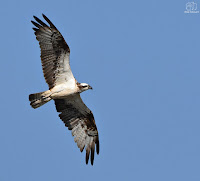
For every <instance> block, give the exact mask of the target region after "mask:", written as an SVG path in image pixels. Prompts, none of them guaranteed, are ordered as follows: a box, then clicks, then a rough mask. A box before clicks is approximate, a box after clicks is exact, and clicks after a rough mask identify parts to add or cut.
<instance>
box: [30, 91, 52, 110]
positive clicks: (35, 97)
mask: <svg viewBox="0 0 200 181" xmlns="http://www.w3.org/2000/svg"><path fill="white" fill-rule="evenodd" d="M50 93H51V91H50V90H47V91H44V92H39V93H35V94H30V95H29V101H30V102H31V103H30V105H31V107H32V108H34V109H36V108H38V107H40V106H42V105H44V104H46V103H47V102H49V101H50V100H51V97H50V95H51V94H50Z"/></svg>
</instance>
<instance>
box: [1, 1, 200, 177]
mask: <svg viewBox="0 0 200 181" xmlns="http://www.w3.org/2000/svg"><path fill="white" fill-rule="evenodd" d="M187 2H188V1H185V0H182V1H180V0H178V1H172V0H169V1H158V0H151V1H148V0H143V1H131V0H130V1H128V0H124V1H117V0H110V1H105V0H101V1H92V0H85V1H81V0H74V1H72V0H71V1H69V0H65V1H64V0H62V1H61V0H57V1H52V0H48V1H47V0H45V1H40V0H34V1H25V0H18V1H14V0H11V1H9V0H8V1H2V2H1V6H0V22H1V25H0V27H1V28H0V32H1V43H0V49H1V60H0V61H1V71H0V77H1V82H0V83H1V89H0V91H1V92H0V93H1V104H0V108H1V109H0V110H1V121H0V181H16V180H20V181H35V180H37V181H40V180H41V181H44V180H48V181H55V180H59V181H66V180H72V179H73V180H95V181H99V180H101V181H102V180H111V179H112V180H122V179H123V180H136V181H147V180H148V181H149V180H152V181H161V180H162V181H169V180H170V181H177V180H181V181H188V180H191V181H199V180H200V131H199V129H200V111H199V110H200V54H199V52H200V51H199V50H200V44H199V42H200V36H199V34H200V14H198V13H197V14H185V13H184V11H185V10H186V9H185V5H186V3H187ZM196 3H197V6H198V10H200V8H199V7H200V2H199V1H197V2H196ZM42 13H44V14H45V15H46V16H47V17H49V19H50V20H51V21H52V22H53V23H54V24H55V25H56V27H57V28H58V29H59V30H60V32H61V33H62V34H63V36H64V37H65V40H66V41H67V42H68V44H69V46H70V48H71V67H72V71H73V73H74V75H75V77H76V79H77V80H78V81H79V82H86V83H89V84H90V85H91V86H92V87H93V89H94V90H93V91H87V92H84V93H83V94H82V98H83V100H84V102H85V103H86V104H87V106H88V107H89V108H90V109H91V110H92V111H93V113H94V116H95V119H96V124H97V126H98V130H99V134H100V154H99V155H98V156H97V155H95V162H94V166H91V165H85V152H84V153H80V151H79V149H78V148H77V146H76V144H75V143H74V140H73V137H72V136H71V132H70V131H68V130H67V128H65V127H64V124H63V123H62V121H61V120H60V119H59V117H58V113H57V112H56V109H55V106H54V103H53V101H52V102H50V103H48V104H47V105H45V106H43V107H41V108H39V109H36V110H34V109H32V108H31V107H30V105H29V101H28V95H29V94H30V93H36V92H40V91H44V90H47V89H48V87H47V84H46V83H45V80H44V78H43V74H42V68H41V62H40V49H39V45H38V42H37V41H36V39H35V35H34V33H33V30H32V27H33V25H32V24H31V22H30V21H31V20H33V18H32V16H33V15H35V16H38V17H39V18H42V16H41V14H42Z"/></svg>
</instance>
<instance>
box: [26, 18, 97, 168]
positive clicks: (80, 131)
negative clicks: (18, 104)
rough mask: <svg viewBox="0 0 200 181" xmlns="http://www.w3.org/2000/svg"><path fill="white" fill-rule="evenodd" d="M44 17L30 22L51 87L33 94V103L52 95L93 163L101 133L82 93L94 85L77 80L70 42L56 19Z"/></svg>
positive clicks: (62, 118)
mask: <svg viewBox="0 0 200 181" xmlns="http://www.w3.org/2000/svg"><path fill="white" fill-rule="evenodd" d="M43 18H44V19H45V20H46V21H47V23H48V24H49V25H47V24H46V23H44V22H42V21H41V20H40V19H39V18H37V17H35V16H34V19H35V20H36V22H34V21H31V22H32V23H33V24H34V25H35V27H34V28H33V30H34V31H35V35H36V39H37V40H38V41H39V45H40V49H41V61H42V68H43V74H44V77H45V80H46V82H47V84H48V85H49V90H47V91H44V92H40V93H36V94H30V95H29V100H30V102H31V103H30V105H31V106H32V107H33V108H38V107H40V106H42V105H44V104H45V103H47V102H49V101H50V100H52V99H53V100H54V101H55V105H56V110H57V111H58V112H59V113H60V114H59V117H60V119H61V120H62V121H63V122H64V124H65V126H66V127H68V129H69V130H71V131H72V135H73V136H74V137H75V138H74V141H75V142H76V143H77V146H78V147H79V149H80V151H81V152H82V151H83V150H84V148H85V150H86V163H88V160H89V157H90V160H91V164H92V165H93V162H94V152H95V145H96V152H97V154H99V136H98V131H97V127H96V124H95V120H94V116H93V113H92V112H91V110H90V109H89V108H88V107H87V106H86V105H85V104H84V102H83V101H82V99H81V97H80V93H81V92H83V91H85V90H88V89H92V88H91V86H89V85H88V84H85V83H78V82H77V81H76V79H75V78H74V76H73V74H72V71H71V68H70V64H69V55H70V49H69V46H68V45H67V43H66V42H65V40H64V38H63V37H62V35H61V33H60V32H59V31H58V29H57V28H56V27H55V26H54V25H53V23H52V22H51V21H50V20H49V19H48V18H47V17H46V16H45V15H43Z"/></svg>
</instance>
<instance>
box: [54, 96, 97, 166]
mask: <svg viewBox="0 0 200 181" xmlns="http://www.w3.org/2000/svg"><path fill="white" fill-rule="evenodd" d="M55 105H56V109H57V111H58V112H61V113H60V114H59V117H60V118H61V120H62V121H63V122H64V123H65V126H67V127H68V129H69V130H72V135H73V136H75V138H74V141H75V142H76V143H77V146H78V147H79V148H80V151H81V152H82V151H83V150H84V148H85V150H86V164H87V163H88V160H89V156H90V159H91V164H92V165H93V162H94V152H95V144H96V152H97V154H99V136H98V131H97V127H96V124H95V121H94V116H93V114H92V112H91V111H90V109H89V108H88V107H87V106H86V105H85V104H84V103H83V101H82V99H81V97H80V94H76V95H72V96H70V97H69V98H68V99H56V100H55Z"/></svg>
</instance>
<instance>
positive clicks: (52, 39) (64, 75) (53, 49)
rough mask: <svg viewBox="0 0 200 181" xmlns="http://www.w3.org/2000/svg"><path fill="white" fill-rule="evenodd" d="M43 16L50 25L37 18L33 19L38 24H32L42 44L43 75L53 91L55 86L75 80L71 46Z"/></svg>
mask: <svg viewBox="0 0 200 181" xmlns="http://www.w3.org/2000/svg"><path fill="white" fill-rule="evenodd" d="M42 15H43V18H44V19H45V20H46V21H47V23H48V24H49V25H47V24H45V23H44V22H42V21H41V20H40V19H39V18H37V17H35V16H33V17H34V19H35V20H36V22H37V23H36V22H34V21H31V22H32V23H33V25H35V26H36V28H33V30H34V31H35V35H36V39H37V40H38V41H39V44H40V49H41V60H42V68H43V73H44V77H45V80H46V82H47V84H48V85H49V88H50V89H51V88H53V87H54V86H55V85H58V84H61V83H64V82H66V81H68V80H71V79H74V76H73V74H72V71H71V68H70V64H69V55H70V49H69V46H68V45H67V43H66V42H65V40H64V38H63V36H62V35H61V33H60V32H59V31H58V29H57V28H56V27H55V26H54V25H53V23H52V22H51V21H50V20H49V19H48V18H47V17H46V16H45V15H44V14H42Z"/></svg>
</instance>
